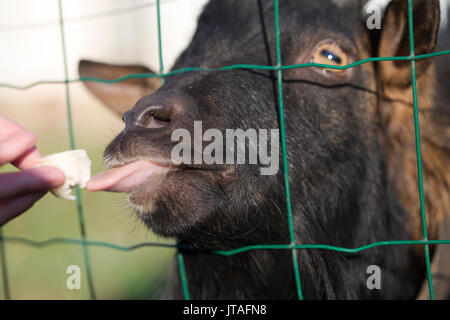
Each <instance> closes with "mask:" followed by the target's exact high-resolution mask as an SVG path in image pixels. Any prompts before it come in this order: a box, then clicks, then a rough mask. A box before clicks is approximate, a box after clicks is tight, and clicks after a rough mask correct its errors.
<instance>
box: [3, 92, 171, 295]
mask: <svg viewBox="0 0 450 320" xmlns="http://www.w3.org/2000/svg"><path fill="white" fill-rule="evenodd" d="M71 87H72V91H73V93H77V92H78V91H80V92H79V93H77V94H72V101H73V117H74V127H75V140H76V145H77V147H78V148H83V149H86V150H87V152H88V154H89V156H90V157H91V160H92V162H93V165H92V171H93V172H98V171H100V170H101V169H102V150H103V149H104V146H105V145H106V143H107V141H108V140H109V138H108V137H107V136H108V134H109V135H110V136H111V137H112V136H113V135H114V134H113V131H118V130H120V127H121V126H122V124H121V121H119V120H118V119H116V117H115V116H114V115H113V114H111V113H110V112H109V111H107V110H106V109H104V108H103V107H102V106H100V105H96V104H95V103H91V104H90V105H86V104H83V103H81V102H80V99H79V97H80V96H82V90H83V89H82V88H81V85H80V84H77V85H71ZM33 90H36V91H42V88H38V89H33ZM52 91H53V95H52V96H53V98H54V99H56V100H57V101H59V100H60V101H61V102H57V101H55V102H50V107H48V108H49V109H50V110H48V112H45V111H44V110H43V109H46V107H45V106H44V107H43V106H39V105H38V106H35V105H31V106H23V107H21V108H20V110H18V109H19V107H18V108H17V109H16V110H12V109H11V108H6V107H4V108H1V105H2V104H3V103H4V102H5V101H4V100H3V101H2V103H0V110H1V113H2V114H4V115H6V116H8V117H10V118H12V119H14V120H16V121H18V122H20V123H21V124H22V125H24V126H25V127H26V128H27V129H29V130H31V131H34V132H36V133H37V134H38V148H39V150H40V151H41V153H43V154H50V153H54V152H59V151H63V150H68V149H70V147H69V136H68V133H67V128H66V117H65V104H64V102H63V94H64V87H63V85H57V86H56V87H52ZM16 94H21V93H20V92H17V93H16ZM22 94H23V93H22ZM29 94H31V95H32V94H33V92H31V93H27V94H25V95H29ZM58 97H59V99H58ZM83 105H84V106H85V107H83ZM45 122H48V125H44V124H45ZM112 128H113V129H112ZM114 128H115V129H114ZM105 133H106V134H105ZM14 170H16V169H15V168H13V167H12V166H11V165H7V166H4V167H2V168H1V171H2V172H4V171H14ZM82 199H83V208H84V216H85V225H86V232H87V238H88V239H89V240H98V241H106V242H111V243H114V244H119V245H123V246H128V245H132V244H136V243H140V242H144V241H158V242H164V241H165V242H167V240H164V239H157V238H156V237H155V236H154V235H153V234H152V233H151V232H149V231H148V230H147V229H146V228H145V227H144V226H142V225H141V224H140V222H139V221H138V220H137V219H136V218H134V217H133V216H132V214H131V213H130V212H129V209H128V208H127V206H126V203H125V201H124V199H125V195H124V194H112V193H91V192H87V191H85V190H83V191H82ZM2 230H3V234H4V236H14V237H23V238H27V239H32V240H36V241H43V240H47V239H51V238H55V237H65V238H74V239H80V228H79V223H78V215H77V209H76V204H75V201H68V200H62V199H58V198H55V197H54V196H53V195H51V194H47V195H46V196H45V197H44V198H43V199H42V200H41V201H39V202H38V203H36V204H35V206H34V207H33V208H31V209H30V210H29V211H28V212H26V213H25V214H24V215H22V216H20V217H19V218H17V219H15V220H13V221H12V222H10V223H8V224H7V225H6V226H5V227H3V228H2ZM5 246H6V262H7V269H8V279H9V286H10V292H11V297H12V298H13V299H88V298H89V292H88V286H87V279H86V273H85V266H84V261H83V250H82V247H81V246H79V245H72V244H54V245H51V246H48V247H41V248H34V247H30V246H26V245H23V244H18V243H12V242H7V243H6V244H5ZM89 254H90V258H91V265H92V274H93V279H94V286H95V289H96V292H97V296H98V298H100V299H147V298H153V297H155V294H156V293H155V290H156V289H157V288H158V287H159V286H160V284H161V281H162V280H163V279H164V277H165V274H166V270H167V269H168V264H169V263H170V260H171V258H172V257H173V254H174V250H172V249H165V248H152V247H145V248H141V249H138V250H135V251H129V252H122V251H117V250H113V249H109V248H103V247H90V248H89ZM69 265H79V266H80V267H81V269H82V288H81V290H68V289H67V288H66V279H67V277H68V275H67V274H66V273H65V272H66V268H67V267H68V266H69ZM0 288H3V283H1V284H0ZM0 298H4V296H3V290H0Z"/></svg>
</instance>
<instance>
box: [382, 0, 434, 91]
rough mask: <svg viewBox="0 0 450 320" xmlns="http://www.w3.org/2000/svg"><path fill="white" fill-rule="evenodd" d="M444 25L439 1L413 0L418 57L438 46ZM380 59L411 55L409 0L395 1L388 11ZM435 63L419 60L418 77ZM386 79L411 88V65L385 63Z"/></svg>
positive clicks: (384, 74)
mask: <svg viewBox="0 0 450 320" xmlns="http://www.w3.org/2000/svg"><path fill="white" fill-rule="evenodd" d="M439 24H440V8H439V0H413V25H414V47H415V55H422V54H427V53H432V52H433V51H434V49H435V47H436V42H437V37H438V33H439ZM378 55H379V56H380V57H393V56H409V55H410V42H409V22H408V0H392V1H391V3H390V4H389V5H388V7H387V9H386V13H385V15H384V20H383V24H382V29H381V35H380V42H379V46H378ZM430 64H431V60H430V59H420V60H416V70H417V71H416V72H417V77H420V76H421V75H423V74H424V73H425V72H426V70H427V69H428V67H429V66H430ZM381 74H382V80H383V81H384V82H385V83H387V84H388V85H394V86H397V87H407V86H410V85H411V82H412V80H411V62H410V61H406V60H403V61H388V62H383V63H381Z"/></svg>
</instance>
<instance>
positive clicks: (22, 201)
mask: <svg viewBox="0 0 450 320" xmlns="http://www.w3.org/2000/svg"><path fill="white" fill-rule="evenodd" d="M44 195H45V192H40V193H33V194H27V195H23V196H20V197H17V198H13V199H10V200H5V201H0V227H1V226H2V225H4V224H5V223H6V222H8V221H9V220H11V219H13V218H15V217H17V216H18V215H20V214H21V213H23V212H25V211H27V210H28V209H30V208H31V207H32V206H33V204H34V203H35V202H36V201H38V200H39V199H40V198H42V197H43V196H44Z"/></svg>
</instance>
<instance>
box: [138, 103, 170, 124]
mask: <svg viewBox="0 0 450 320" xmlns="http://www.w3.org/2000/svg"><path fill="white" fill-rule="evenodd" d="M167 111H168V110H167V109H164V108H162V107H151V108H149V109H147V110H146V111H145V112H143V113H142V114H141V115H140V116H139V117H138V119H137V121H136V124H137V125H138V126H141V127H145V128H149V129H157V128H164V127H167V126H168V125H169V123H170V113H169V112H167Z"/></svg>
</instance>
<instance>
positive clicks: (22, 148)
mask: <svg viewBox="0 0 450 320" xmlns="http://www.w3.org/2000/svg"><path fill="white" fill-rule="evenodd" d="M36 140H37V138H36V135H35V134H34V133H32V132H29V131H19V132H16V133H15V134H12V135H10V136H8V137H6V138H4V139H2V140H0V165H3V164H5V163H9V162H12V161H14V160H17V159H18V158H20V157H21V156H22V155H23V154H24V153H26V152H27V151H28V150H30V149H31V148H32V147H33V146H34V144H35V143H36Z"/></svg>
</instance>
